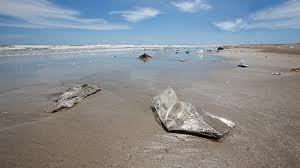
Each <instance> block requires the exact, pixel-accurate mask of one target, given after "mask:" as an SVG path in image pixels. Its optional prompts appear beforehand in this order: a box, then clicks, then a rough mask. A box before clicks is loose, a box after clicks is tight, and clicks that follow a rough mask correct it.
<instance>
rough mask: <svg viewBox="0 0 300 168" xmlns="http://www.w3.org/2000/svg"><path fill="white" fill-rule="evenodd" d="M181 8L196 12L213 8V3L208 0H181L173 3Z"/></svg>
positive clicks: (184, 10)
mask: <svg viewBox="0 0 300 168" xmlns="http://www.w3.org/2000/svg"><path fill="white" fill-rule="evenodd" d="M172 4H173V5H174V6H176V7H177V8H178V9H179V10H181V11H183V12H188V13H196V12H199V11H201V10H208V9H211V8H212V7H211V5H210V4H208V2H207V1H206V0H180V1H176V2H173V3H172Z"/></svg>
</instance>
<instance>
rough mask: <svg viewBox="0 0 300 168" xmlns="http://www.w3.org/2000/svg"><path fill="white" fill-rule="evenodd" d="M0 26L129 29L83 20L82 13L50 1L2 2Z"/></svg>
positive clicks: (16, 0)
mask: <svg viewBox="0 0 300 168" xmlns="http://www.w3.org/2000/svg"><path fill="white" fill-rule="evenodd" d="M0 16H4V18H2V19H0V26H2V27H19V28H71V29H85V30H115V29H118V30H119V29H128V28H129V27H128V26H126V25H120V24H112V23H109V22H108V21H106V20H104V19H98V18H96V19H94V18H83V17H80V12H78V11H76V10H72V9H65V8H62V7H60V6H57V5H55V4H53V3H51V2H50V1H48V0H0Z"/></svg>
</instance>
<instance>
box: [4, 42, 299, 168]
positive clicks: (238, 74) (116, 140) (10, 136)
mask: <svg viewBox="0 0 300 168" xmlns="http://www.w3.org/2000/svg"><path fill="white" fill-rule="evenodd" d="M273 47H274V48H275V47H276V46H273ZM261 49H262V48H252V47H246V46H243V48H241V47H234V48H230V49H229V50H225V51H222V52H219V54H220V55H222V56H224V57H225V59H224V60H222V61H219V62H216V63H215V64H218V65H220V66H219V67H220V68H216V69H214V70H211V71H210V72H208V75H209V76H210V77H209V79H203V80H194V81H193V82H190V81H189V80H187V81H184V80H181V81H173V82H171V83H169V84H170V85H171V86H172V87H173V89H174V90H175V91H176V92H177V94H178V96H179V97H180V98H181V99H183V100H186V101H190V102H192V103H193V104H194V105H195V106H197V108H202V109H204V110H206V111H209V112H210V113H212V114H214V115H218V116H221V117H224V118H227V119H230V120H232V121H234V122H236V124H237V127H236V128H234V130H233V132H232V134H231V135H230V136H229V137H227V138H226V139H225V140H223V141H222V142H214V141H211V140H208V139H204V138H199V137H194V136H187V135H180V134H172V133H166V132H165V131H164V130H163V129H162V128H161V127H160V126H159V125H158V124H157V123H156V121H155V119H154V116H153V114H152V111H151V109H150V107H149V105H150V99H151V97H153V96H155V95H157V94H158V93H159V92H160V91H162V90H163V89H165V88H166V85H167V84H168V83H162V84H158V85H157V87H151V86H150V85H148V82H147V81H144V80H140V81H134V82H133V81H126V80H124V82H122V83H113V82H111V83H110V82H105V81H99V83H98V84H100V85H101V86H102V87H103V88H104V89H103V91H101V92H99V93H98V94H95V95H92V96H90V97H89V98H88V99H87V100H86V101H84V102H82V103H81V104H79V105H77V106H75V107H74V108H72V109H70V110H68V111H63V112H58V113H55V114H51V115H48V114H45V113H42V112H40V116H39V117H38V118H39V119H36V120H33V121H29V120H27V121H26V122H20V121H19V122H18V120H17V119H18V117H16V120H17V121H15V122H14V123H4V124H1V127H0V167H1V168H6V167H7V168H12V167H22V168H41V167H51V168H53V167H236V168H240V167H249V168H250V167H251V168H252V167H295V168H296V167H299V166H300V159H299V158H300V140H299V139H300V132H299V130H300V103H299V100H300V73H297V72H288V68H290V67H297V66H300V55H296V54H295V53H293V54H291V53H289V54H278V53H270V52H266V51H264V52H262V51H261ZM240 59H244V60H246V62H247V63H248V65H249V67H248V68H245V69H242V68H238V67H236V64H238V63H239V61H240ZM272 72H281V75H279V76H276V75H272ZM174 73H176V72H174ZM96 84H97V82H96ZM2 98H3V97H2ZM43 105H44V104H43ZM28 106H30V105H28ZM41 106H42V105H41ZM28 108H30V107H28ZM19 110H20V109H19ZM25 110H28V109H25ZM32 110H33V109H32ZM0 115H2V116H1V117H5V115H6V114H5V113H1V114H0Z"/></svg>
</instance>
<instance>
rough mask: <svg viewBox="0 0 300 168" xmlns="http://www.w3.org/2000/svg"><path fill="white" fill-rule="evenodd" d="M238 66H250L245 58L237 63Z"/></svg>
mask: <svg viewBox="0 0 300 168" xmlns="http://www.w3.org/2000/svg"><path fill="white" fill-rule="evenodd" d="M237 66H238V67H241V68H246V67H248V65H247V64H246V61H244V60H241V62H240V63H239V64H238V65H237Z"/></svg>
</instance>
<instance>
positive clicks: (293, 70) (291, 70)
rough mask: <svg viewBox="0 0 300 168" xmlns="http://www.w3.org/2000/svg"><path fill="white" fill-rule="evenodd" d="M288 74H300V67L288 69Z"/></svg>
mask: <svg viewBox="0 0 300 168" xmlns="http://www.w3.org/2000/svg"><path fill="white" fill-rule="evenodd" d="M289 72H300V67H296V68H290V69H289Z"/></svg>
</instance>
